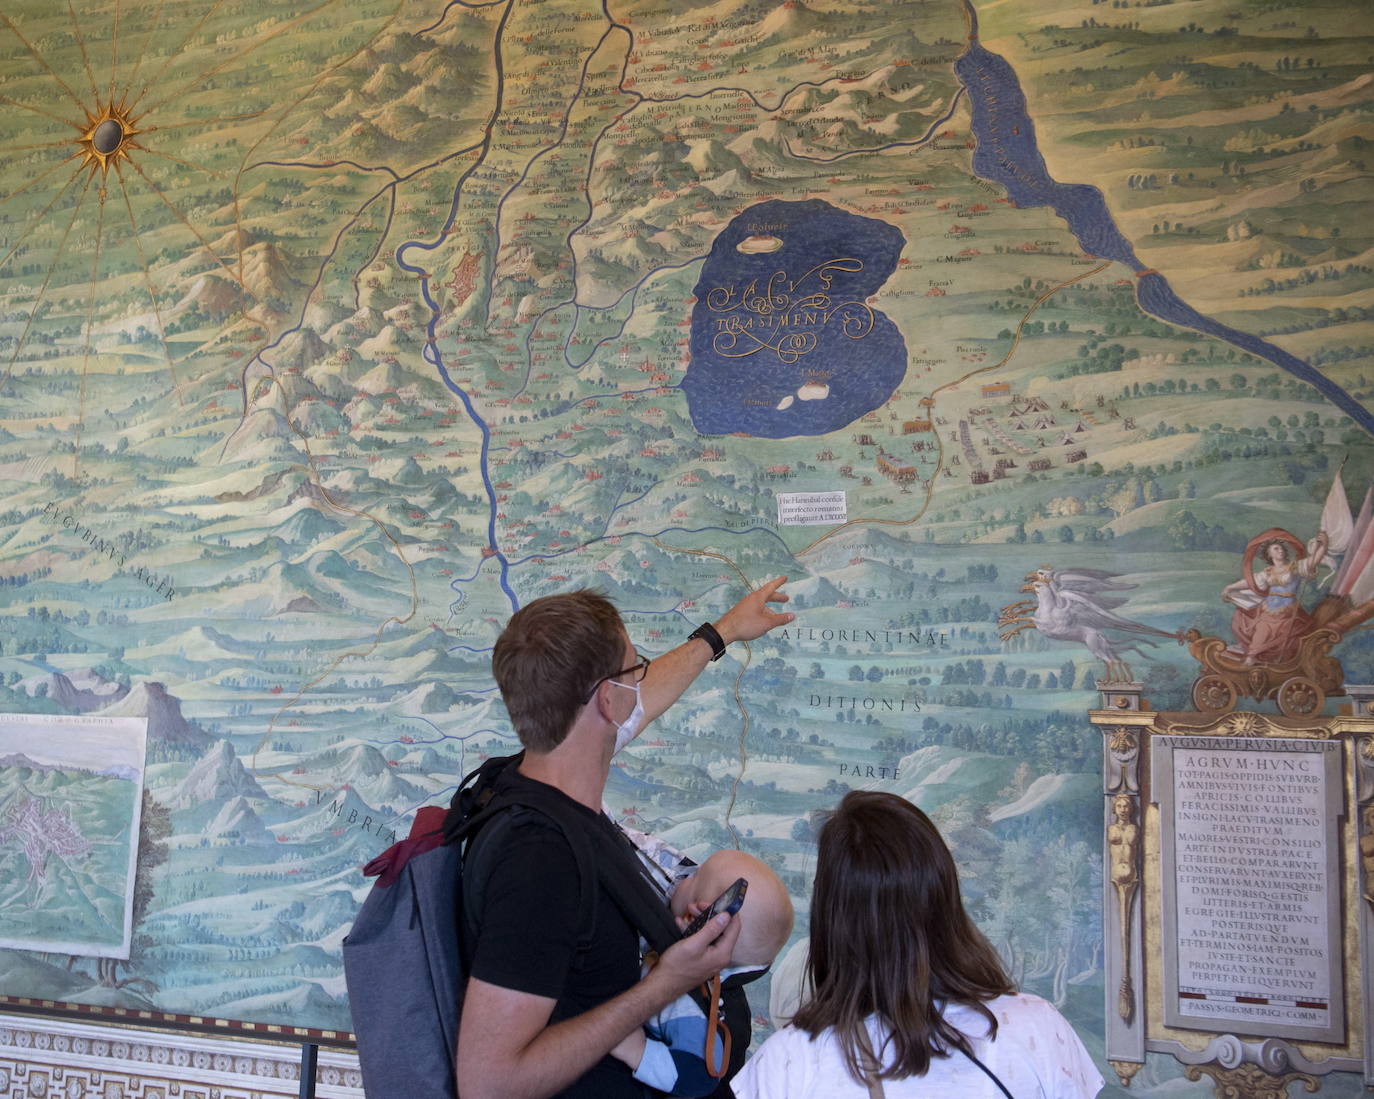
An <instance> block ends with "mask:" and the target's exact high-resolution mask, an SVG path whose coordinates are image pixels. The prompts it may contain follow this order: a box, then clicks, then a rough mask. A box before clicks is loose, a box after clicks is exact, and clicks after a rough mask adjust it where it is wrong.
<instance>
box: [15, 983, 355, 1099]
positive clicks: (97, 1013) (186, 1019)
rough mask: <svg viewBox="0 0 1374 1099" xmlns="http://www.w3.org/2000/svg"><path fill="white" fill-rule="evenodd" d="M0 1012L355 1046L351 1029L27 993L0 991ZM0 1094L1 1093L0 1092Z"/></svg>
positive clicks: (194, 1032) (349, 1047)
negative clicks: (44, 997) (79, 1001)
mask: <svg viewBox="0 0 1374 1099" xmlns="http://www.w3.org/2000/svg"><path fill="white" fill-rule="evenodd" d="M0 1012H16V1013H18V1014H21V1015H52V1016H57V1017H58V1018H68V1019H70V1018H80V1017H82V1016H94V1017H95V1018H97V1019H102V1020H105V1021H108V1022H112V1023H127V1024H130V1025H133V1026H146V1027H160V1028H161V1027H165V1028H167V1029H169V1030H180V1031H189V1032H191V1033H193V1034H232V1035H235V1036H238V1035H244V1036H246V1037H250V1038H257V1039H264V1040H267V1041H280V1040H284V1039H291V1038H298V1039H300V1040H301V1041H303V1042H313V1043H315V1044H316V1045H321V1046H339V1047H341V1048H344V1049H356V1048H357V1041H356V1040H355V1039H354V1037H353V1034H352V1032H351V1031H347V1030H316V1029H315V1028H313V1027H299V1026H281V1025H279V1024H276V1023H245V1022H239V1021H238V1020H235V1019H217V1018H215V1017H214V1016H211V1015H176V1014H172V1013H170V1012H166V1011H144V1010H142V1009H140V1008H131V1007H109V1006H107V1005H105V1004H75V1003H69V1002H67V1001H65V1000H37V999H33V998H32V997H29V996H3V995H0ZM0 1094H3V1093H2V1092H0Z"/></svg>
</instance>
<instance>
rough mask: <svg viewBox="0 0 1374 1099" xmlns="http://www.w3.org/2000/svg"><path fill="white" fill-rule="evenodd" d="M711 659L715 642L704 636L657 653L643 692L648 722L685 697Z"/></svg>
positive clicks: (645, 679) (645, 714)
mask: <svg viewBox="0 0 1374 1099" xmlns="http://www.w3.org/2000/svg"><path fill="white" fill-rule="evenodd" d="M710 660H711V643H710V642H709V641H706V640H704V639H702V638H700V637H694V638H692V639H691V640H690V641H685V642H683V643H682V644H681V645H679V646H678V647H677V648H676V649H670V650H669V651H668V652H666V653H664V654H663V655H662V656H659V657H655V658H654V661H653V663H652V664H650V665H649V671H648V674H646V675H645V676H644V683H643V685H642V686H641V688H640V693H641V695H642V696H643V699H644V724H646V725H647V724H648V723H649V722H651V721H653V720H654V718H656V717H658V716H659V715H660V714H662V713H663V712H664V711H665V710H667V709H668V707H670V706H671V705H672V704H673V703H674V702H676V701H677V700H678V699H679V698H681V697H682V692H683V691H685V690H686V689H687V688H688V687H690V686H691V685H692V681H693V680H695V679H696V677H697V676H699V675H700V674H701V673H702V671H703V670H704V669H705V667H706V665H707V664H708V663H709V662H710Z"/></svg>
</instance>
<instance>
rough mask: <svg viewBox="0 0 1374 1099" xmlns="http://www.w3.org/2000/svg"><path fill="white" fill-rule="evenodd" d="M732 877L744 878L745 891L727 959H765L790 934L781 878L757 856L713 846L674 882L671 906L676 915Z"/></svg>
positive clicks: (740, 962)
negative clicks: (690, 873) (714, 849)
mask: <svg viewBox="0 0 1374 1099" xmlns="http://www.w3.org/2000/svg"><path fill="white" fill-rule="evenodd" d="M737 878H743V879H744V880H745V881H747V882H748V883H749V891H748V892H747V893H745V895H744V907H743V908H741V909H740V913H739V916H740V932H739V941H738V942H736V943H735V950H734V953H733V954H732V955H731V956H730V964H731V965H732V966H765V965H771V964H772V962H773V959H774V957H776V956H777V953H778V951H780V950H781V949H782V948H783V947H784V946H785V945H786V944H787V939H788V937H789V936H790V935H791V934H792V898H791V897H789V896H788V895H787V887H786V886H785V885H783V884H782V879H781V878H779V877H778V875H777V874H775V873H774V872H773V868H772V867H770V866H769V865H768V864H767V863H766V862H764V861H763V860H762V859H758V858H755V857H754V856H753V855H750V854H747V853H746V852H744V851H736V850H734V849H733V848H729V849H726V850H724V851H717V852H716V853H715V854H714V855H712V856H711V857H710V858H709V859H707V860H706V861H705V862H704V863H702V864H701V868H700V869H699V870H698V871H697V872H696V874H695V875H694V876H693V877H691V878H689V879H687V881H685V882H683V883H682V884H681V885H679V886H678V888H677V892H676V893H675V894H674V895H673V911H674V912H675V913H677V914H679V915H681V914H682V913H683V912H685V911H686V908H687V905H688V903H690V902H692V901H697V902H699V903H701V904H710V903H711V902H712V901H714V900H715V899H716V898H717V897H719V896H720V895H721V894H722V893H723V892H725V890H726V889H728V888H729V887H730V886H731V885H732V884H733V883H734V882H735V880H736V879H737ZM684 887H685V888H684Z"/></svg>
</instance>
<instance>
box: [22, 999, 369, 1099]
mask: <svg viewBox="0 0 1374 1099" xmlns="http://www.w3.org/2000/svg"><path fill="white" fill-rule="evenodd" d="M300 1061H301V1051H300V1047H299V1046H298V1045H290V1044H272V1043H269V1042H265V1041H245V1040H229V1041H226V1040H224V1039H216V1038H212V1037H209V1036H207V1035H188V1034H172V1033H167V1032H161V1031H155V1030H144V1029H140V1028H136V1027H129V1026H124V1027H117V1026H109V1025H105V1024H97V1023H87V1022H75V1021H70V1020H66V1019H56V1018H35V1017H33V1016H21V1015H9V1014H0V1095H4V1096H6V1097H7V1099H56V1097H58V1096H63V1097H67V1096H72V1097H78V1096H96V1095H98V1096H101V1097H102V1099H278V1097H283V1096H285V1097H291V1099H295V1097H296V1096H298V1095H299V1094H300V1090H299V1089H300ZM315 1093H316V1095H317V1096H319V1099H364V1097H363V1082H362V1073H361V1072H360V1071H359V1069H358V1058H357V1054H356V1053H352V1052H348V1051H344V1050H321V1051H320V1055H319V1063H318V1067H317V1070H316V1092H315Z"/></svg>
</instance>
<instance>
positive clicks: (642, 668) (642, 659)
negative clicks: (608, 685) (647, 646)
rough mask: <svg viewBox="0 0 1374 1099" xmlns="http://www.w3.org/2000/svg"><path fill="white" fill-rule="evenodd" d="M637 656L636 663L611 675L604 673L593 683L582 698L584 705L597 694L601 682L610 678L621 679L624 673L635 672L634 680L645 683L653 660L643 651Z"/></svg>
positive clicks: (636, 654)
mask: <svg viewBox="0 0 1374 1099" xmlns="http://www.w3.org/2000/svg"><path fill="white" fill-rule="evenodd" d="M635 656H637V657H639V659H638V660H637V661H635V663H633V664H631V665H630V666H629V667H628V668H621V669H620V671H618V672H612V673H611V674H610V675H603V676H602V677H601V678H600V679H598V680H597V681H596V682H595V683H593V684H592V687H591V690H589V691H588V692H587V697H586V698H584V699H583V700H582V705H584V706H585V705H586V704H587V703H588V702H590V701H591V700H592V695H594V694H596V689H597V688H598V687H600V686H601V684H603V683H605V682H606V680H608V679H619V678H620V677H621V676H622V675H629V674H630V673H631V672H635V673H637V674H636V675H635V679H634V681H635V682H636V683H643V682H644V677H645V675H647V674H648V672H649V665H650V664H651V663H652V661H651V660H650V659H649V658H648V657H647V656H645V655H644V654H643V653H639V652H637V653H635Z"/></svg>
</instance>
